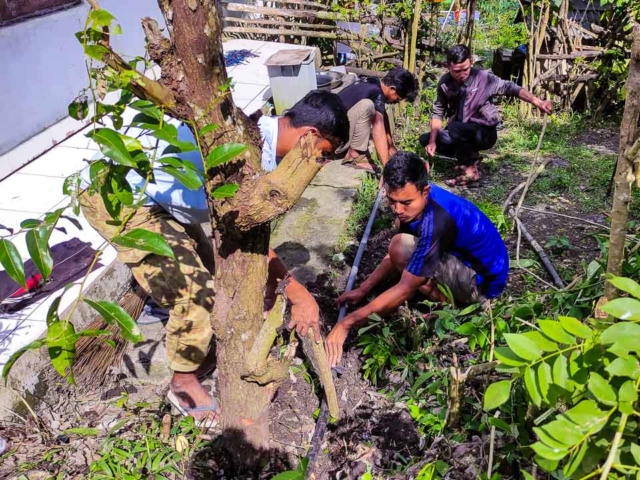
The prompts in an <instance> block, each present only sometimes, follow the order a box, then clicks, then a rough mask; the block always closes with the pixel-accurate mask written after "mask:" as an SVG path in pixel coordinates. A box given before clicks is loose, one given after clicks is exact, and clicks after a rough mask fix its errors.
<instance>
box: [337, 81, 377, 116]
mask: <svg viewBox="0 0 640 480" xmlns="http://www.w3.org/2000/svg"><path fill="white" fill-rule="evenodd" d="M338 96H339V97H340V100H342V104H343V105H344V108H345V109H346V110H347V111H349V110H351V108H353V106H354V105H355V104H356V103H358V102H359V101H360V100H364V99H365V98H368V99H369V100H371V101H372V102H373V106H374V107H375V109H376V111H377V112H380V113H383V114H384V94H383V93H382V87H381V86H380V80H379V79H377V78H367V79H365V80H361V81H358V82H356V83H353V84H351V85H349V86H348V87H346V88H345V89H344V90H342V91H341V92H340V93H338Z"/></svg>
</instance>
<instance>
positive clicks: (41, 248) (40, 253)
mask: <svg viewBox="0 0 640 480" xmlns="http://www.w3.org/2000/svg"><path fill="white" fill-rule="evenodd" d="M26 240H27V250H28V251H29V255H30V256H31V260H32V261H33V263H34V264H35V266H36V268H37V269H38V271H39V272H40V273H41V274H42V278H43V280H47V279H48V278H49V276H50V275H51V270H52V269H53V259H52V258H51V252H50V251H49V246H48V245H47V244H46V242H44V241H43V238H42V232H40V230H29V231H28V232H27V235H26Z"/></svg>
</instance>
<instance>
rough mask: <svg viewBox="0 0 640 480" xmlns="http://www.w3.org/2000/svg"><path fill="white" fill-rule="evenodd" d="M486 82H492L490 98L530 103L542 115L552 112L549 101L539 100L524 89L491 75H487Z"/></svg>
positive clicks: (551, 105)
mask: <svg viewBox="0 0 640 480" xmlns="http://www.w3.org/2000/svg"><path fill="white" fill-rule="evenodd" d="M488 81H489V82H492V83H491V84H492V85H494V87H493V91H492V92H491V96H494V95H502V96H505V97H517V98H519V99H520V100H523V101H525V102H527V103H530V104H531V105H533V106H534V107H536V108H537V109H539V110H540V111H541V112H542V113H547V114H550V113H552V112H553V104H552V103H551V102H550V101H548V100H547V101H545V100H541V99H540V98H538V97H536V96H535V95H534V94H533V93H531V92H530V91H529V90H527V89H526V88H522V87H521V86H519V85H517V84H515V83H513V82H510V81H508V80H503V79H502V78H499V77H498V76H496V75H494V74H493V73H489V75H488Z"/></svg>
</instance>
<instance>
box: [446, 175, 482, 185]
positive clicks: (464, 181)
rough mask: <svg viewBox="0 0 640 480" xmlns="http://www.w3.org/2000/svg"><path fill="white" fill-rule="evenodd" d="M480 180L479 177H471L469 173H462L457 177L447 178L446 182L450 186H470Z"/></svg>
mask: <svg viewBox="0 0 640 480" xmlns="http://www.w3.org/2000/svg"><path fill="white" fill-rule="evenodd" d="M479 181H480V178H479V177H475V178H474V177H470V176H468V175H460V176H457V177H456V178H451V179H449V180H445V181H444V183H445V185H446V186H448V187H469V186H472V185H473V184H477V183H478V182H479Z"/></svg>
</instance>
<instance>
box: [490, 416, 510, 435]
mask: <svg viewBox="0 0 640 480" xmlns="http://www.w3.org/2000/svg"><path fill="white" fill-rule="evenodd" d="M488 422H489V425H491V426H492V427H496V428H499V429H500V430H502V431H503V432H506V433H508V434H511V432H512V430H511V425H509V424H508V423H507V422H505V421H504V420H502V419H501V418H496V417H489V419H488Z"/></svg>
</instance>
